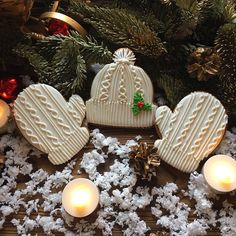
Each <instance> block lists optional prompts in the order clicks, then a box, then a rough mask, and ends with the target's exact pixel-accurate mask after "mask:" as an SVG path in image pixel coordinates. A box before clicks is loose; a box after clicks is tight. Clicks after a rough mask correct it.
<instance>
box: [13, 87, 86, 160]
mask: <svg viewBox="0 0 236 236" xmlns="http://www.w3.org/2000/svg"><path fill="white" fill-rule="evenodd" d="M84 116H85V105H84V102H83V100H82V99H81V98H80V97H79V96H75V95H73V96H72V97H71V98H70V100H69V102H68V103H67V102H66V101H65V99H64V98H63V97H62V95H61V94H60V93H59V92H58V91H57V90H56V89H54V88H53V87H50V86H48V85H45V84H36V85H31V86H29V87H28V88H26V89H25V90H24V91H23V92H22V93H20V94H19V96H18V97H17V99H16V100H15V103H14V117H15V120H16V123H17V125H18V127H19V129H20V131H21V132H22V134H23V135H24V136H25V138H26V139H27V140H28V141H29V142H30V143H31V144H32V145H33V146H35V147H36V148H38V149H39V150H41V151H43V152H45V153H48V154H49V156H48V157H49V160H50V161H51V162H52V163H53V164H62V163H64V162H66V161H68V160H69V159H71V158H72V157H73V156H74V155H75V154H76V153H77V152H78V151H79V150H80V149H81V148H83V146H84V145H85V144H86V142H87V141H88V139H89V133H88V130H87V129H86V128H83V127H80V126H81V124H82V121H83V119H84Z"/></svg>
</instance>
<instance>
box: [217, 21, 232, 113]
mask: <svg viewBox="0 0 236 236" xmlns="http://www.w3.org/2000/svg"><path fill="white" fill-rule="evenodd" d="M215 43H216V48H217V51H218V53H219V56H220V60H221V66H220V71H219V82H218V88H219V97H220V100H221V101H222V102H223V104H224V105H225V106H226V108H227V110H228V112H229V113H232V112H234V113H236V92H235V91H236V88H235V86H236V24H225V25H224V26H222V27H220V29H219V31H218V34H217V38H216V42H215Z"/></svg>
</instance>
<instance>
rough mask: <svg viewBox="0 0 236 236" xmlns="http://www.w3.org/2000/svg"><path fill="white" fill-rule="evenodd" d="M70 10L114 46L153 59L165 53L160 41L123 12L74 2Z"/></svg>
mask: <svg viewBox="0 0 236 236" xmlns="http://www.w3.org/2000/svg"><path fill="white" fill-rule="evenodd" d="M70 10H71V11H72V12H73V13H75V14H83V16H84V18H83V20H84V21H85V22H86V23H89V24H91V25H92V26H93V27H94V28H95V29H96V30H97V32H98V33H99V34H100V35H101V36H102V37H103V38H105V39H107V40H109V41H111V42H112V43H114V44H117V45H119V46H122V47H129V48H131V49H133V50H134V51H135V52H138V53H140V54H143V55H146V56H150V57H154V58H156V57H159V56H160V55H162V54H163V53H164V52H165V51H166V50H165V48H164V45H163V43H162V42H161V40H160V39H159V38H158V37H157V36H156V35H155V33H154V32H153V31H152V30H151V29H150V28H149V27H148V26H147V25H145V23H144V22H143V21H141V20H139V19H137V18H136V17H135V16H133V15H131V14H129V13H128V12H126V11H124V10H121V9H108V8H102V7H96V6H95V7H89V6H87V5H86V4H83V3H80V2H75V1H72V4H71V6H70Z"/></svg>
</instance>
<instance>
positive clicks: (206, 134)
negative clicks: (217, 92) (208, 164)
mask: <svg viewBox="0 0 236 236" xmlns="http://www.w3.org/2000/svg"><path fill="white" fill-rule="evenodd" d="M227 122H228V117H227V115H226V112H225V109H224V107H223V105H222V104H221V103H220V101H219V100H217V99H216V98H215V97H214V96H212V95H211V94H209V93H205V92H194V93H191V94H189V95H188V96H186V97H184V98H183V99H182V100H181V101H180V102H179V104H178V105H177V107H176V108H175V110H174V112H172V111H171V110H170V109H169V108H168V107H167V106H161V107H159V108H158V109H157V110H156V126H157V128H158V131H159V133H160V134H161V136H162V139H160V140H157V141H156V142H155V144H154V145H155V147H156V148H157V149H158V153H159V155H160V157H161V159H163V160H164V161H165V162H167V163H168V164H170V165H171V166H173V167H175V168H177V169H179V170H181V171H184V172H192V171H194V170H196V169H197V167H198V165H199V163H200V161H201V160H203V159H204V158H205V157H207V156H208V155H209V154H210V153H211V152H212V151H213V150H214V149H215V148H216V147H217V146H218V144H219V143H220V142H221V140H222V138H223V135H224V133H225V129H226V125H227Z"/></svg>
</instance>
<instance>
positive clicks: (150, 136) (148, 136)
mask: <svg viewBox="0 0 236 236" xmlns="http://www.w3.org/2000/svg"><path fill="white" fill-rule="evenodd" d="M89 128H90V130H92V129H93V128H95V127H93V126H90V127H89ZM100 130H101V132H102V133H103V134H104V135H105V136H111V137H116V138H118V140H119V141H120V142H121V143H122V144H124V143H126V141H127V140H129V139H133V138H134V137H135V136H137V135H141V136H142V137H143V139H142V140H143V141H146V142H147V143H149V144H153V143H154V141H155V140H156V139H157V135H156V131H155V129H154V128H152V129H144V130H143V129H119V128H100ZM92 149H93V146H92V144H90V143H89V144H88V145H87V146H86V147H85V148H84V149H83V150H82V151H81V152H80V153H79V154H78V155H77V156H76V157H75V158H78V161H77V164H76V167H75V169H74V171H73V174H74V175H75V176H76V173H77V169H78V166H79V162H80V158H81V157H82V155H83V153H84V152H88V151H89V150H92ZM34 161H35V162H36V163H35V164H36V166H37V167H38V168H43V169H44V170H46V171H48V172H49V173H54V172H55V170H60V169H63V167H64V166H63V165H62V166H59V167H58V166H54V165H52V164H51V163H50V162H49V161H48V160H47V158H45V159H44V158H39V159H36V160H34ZM107 165H109V164H108V163H107ZM200 168H201V167H200ZM200 168H199V170H200ZM188 178H189V175H188V174H185V173H182V172H180V171H178V170H176V169H174V168H172V167H171V166H169V165H167V164H166V163H164V162H162V163H161V166H160V167H159V169H158V173H157V178H155V179H154V180H153V181H151V182H150V183H149V185H150V187H154V186H161V185H165V184H166V183H167V182H174V183H176V184H177V185H178V187H179V189H186V186H187V181H188ZM22 182H23V181H22ZM145 184H147V183H145ZM225 199H228V200H229V202H232V203H233V204H234V205H236V199H234V198H233V197H230V196H229V195H227V194H226V195H222V196H220V199H219V200H218V201H217V202H216V203H215V204H214V208H215V209H220V208H221V203H222V202H223V201H224V200H225ZM181 200H182V201H183V202H186V203H188V204H189V205H190V206H193V204H194V202H190V201H189V199H187V198H184V199H183V198H182V199H181ZM37 214H40V215H41V216H46V215H48V213H44V212H43V210H42V209H39V212H38V213H37ZM37 214H35V216H36V215H37ZM138 214H139V216H140V217H141V219H143V220H144V221H145V222H146V223H147V225H148V226H150V228H151V229H152V230H151V232H156V231H162V230H163V229H161V228H160V227H158V226H157V225H156V218H155V217H154V216H152V214H151V211H150V207H146V208H145V209H143V210H139V211H138ZM24 216H25V214H24V211H23V209H22V211H20V212H19V213H18V214H17V215H14V216H13V217H14V218H18V219H22V218H23V217H24ZM33 216H34V214H33ZM11 218H12V217H10V218H8V219H7V222H6V223H5V224H4V228H3V230H0V236H10V235H11V236H13V235H17V233H16V230H15V227H13V225H12V224H11V223H10V221H11ZM95 219H96V212H95V213H93V214H92V215H90V216H88V217H86V220H88V221H91V222H94V220H95ZM192 220H194V216H193V214H192V213H191V214H190V221H192ZM149 233H150V232H149ZM149 233H148V234H147V235H149ZM36 234H37V235H38V236H43V235H45V234H44V233H43V231H42V230H37V232H36V231H35V232H33V233H32V234H31V235H36ZM55 235H58V236H60V235H63V234H60V233H56V234H55ZM96 235H98V236H99V235H102V234H101V232H97V234H96ZM113 235H114V236H119V235H122V233H121V230H120V228H118V227H116V228H115V229H114V231H113ZM208 235H220V234H219V232H218V231H217V230H215V229H211V230H210V231H208Z"/></svg>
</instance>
